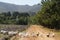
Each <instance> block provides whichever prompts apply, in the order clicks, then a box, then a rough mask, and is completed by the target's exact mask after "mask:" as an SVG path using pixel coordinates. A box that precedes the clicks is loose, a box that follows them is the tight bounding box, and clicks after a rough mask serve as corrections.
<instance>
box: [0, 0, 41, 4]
mask: <svg viewBox="0 0 60 40" xmlns="http://www.w3.org/2000/svg"><path fill="white" fill-rule="evenodd" d="M0 2H6V3H12V4H17V5H26V4H28V5H34V4H38V3H41V0H0Z"/></svg>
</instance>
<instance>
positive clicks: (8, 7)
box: [0, 2, 41, 12]
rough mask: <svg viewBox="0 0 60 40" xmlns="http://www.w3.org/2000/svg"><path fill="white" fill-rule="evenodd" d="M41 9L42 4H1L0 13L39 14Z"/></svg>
mask: <svg viewBox="0 0 60 40" xmlns="http://www.w3.org/2000/svg"><path fill="white" fill-rule="evenodd" d="M40 8H41V5H40V4H36V5H33V6H29V5H15V4H9V3H4V2H0V12H8V11H10V12H13V11H18V12H37V11H39V10H40Z"/></svg>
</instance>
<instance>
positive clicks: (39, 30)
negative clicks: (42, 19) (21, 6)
mask: <svg viewBox="0 0 60 40" xmlns="http://www.w3.org/2000/svg"><path fill="white" fill-rule="evenodd" d="M26 32H28V34H36V35H37V34H42V36H41V35H40V36H39V35H38V36H26V37H20V36H18V35H16V36H14V37H13V38H11V40H60V38H59V35H57V34H55V33H54V32H51V31H50V30H47V29H45V28H43V26H40V25H39V26H38V25H32V26H30V27H29V28H28V29H26ZM49 33H54V34H55V35H56V36H54V37H47V36H46V34H49Z"/></svg>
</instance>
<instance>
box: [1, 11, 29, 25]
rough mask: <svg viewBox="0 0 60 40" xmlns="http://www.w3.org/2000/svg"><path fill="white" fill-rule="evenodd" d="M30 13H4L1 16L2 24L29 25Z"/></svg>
mask: <svg viewBox="0 0 60 40" xmlns="http://www.w3.org/2000/svg"><path fill="white" fill-rule="evenodd" d="M28 17H29V14H28V13H19V12H13V13H12V14H11V13H10V12H3V13H1V14H0V24H20V25H27V24H28Z"/></svg>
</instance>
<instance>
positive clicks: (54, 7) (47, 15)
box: [36, 0, 60, 29]
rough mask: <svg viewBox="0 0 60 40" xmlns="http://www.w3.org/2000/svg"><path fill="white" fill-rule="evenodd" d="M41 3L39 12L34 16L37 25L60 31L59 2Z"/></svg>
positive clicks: (58, 0)
mask: <svg viewBox="0 0 60 40" xmlns="http://www.w3.org/2000/svg"><path fill="white" fill-rule="evenodd" d="M42 3H43V4H42V8H41V11H39V12H38V14H37V15H36V17H37V18H38V19H37V20H38V23H39V24H41V25H44V26H47V27H48V28H55V29H60V0H43V1H42Z"/></svg>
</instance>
